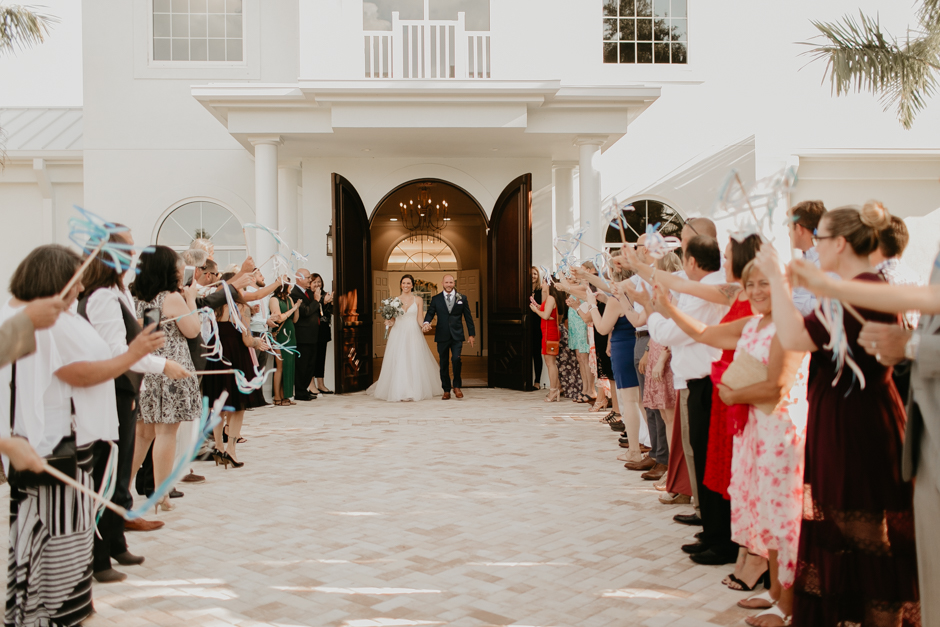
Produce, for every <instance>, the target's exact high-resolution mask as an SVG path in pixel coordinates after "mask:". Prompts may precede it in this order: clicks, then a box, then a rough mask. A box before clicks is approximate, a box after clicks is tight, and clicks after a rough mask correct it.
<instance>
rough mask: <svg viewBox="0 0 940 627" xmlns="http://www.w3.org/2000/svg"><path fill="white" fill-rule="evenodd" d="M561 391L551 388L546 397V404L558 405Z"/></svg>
mask: <svg viewBox="0 0 940 627" xmlns="http://www.w3.org/2000/svg"><path fill="white" fill-rule="evenodd" d="M560 392H561V390H560V389H559V388H549V389H548V396H546V397H545V402H546V403H557V402H558V397H559V395H560Z"/></svg>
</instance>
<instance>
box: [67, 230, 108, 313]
mask: <svg viewBox="0 0 940 627" xmlns="http://www.w3.org/2000/svg"><path fill="white" fill-rule="evenodd" d="M107 243H108V239H107V238H104V239H103V240H101V243H100V244H98V246H96V247H95V249H94V250H93V251H91V253H90V254H89V255H88V258H87V259H86V260H85V261H84V262H83V263H82V265H80V266H79V267H78V270H76V271H75V274H74V275H72V278H71V279H69V282H68V283H66V284H65V287H64V288H62V291H61V292H59V298H62V299H64V298H65V297H66V295H67V294H68V293H69V290H71V289H72V287H74V285H75V284H76V283H78V280H79V279H80V278H82V274H84V273H85V270H86V269H87V268H88V266H90V265H91V262H92V261H94V259H95V257H97V256H98V253H100V252H101V249H102V248H104V245H105V244H107Z"/></svg>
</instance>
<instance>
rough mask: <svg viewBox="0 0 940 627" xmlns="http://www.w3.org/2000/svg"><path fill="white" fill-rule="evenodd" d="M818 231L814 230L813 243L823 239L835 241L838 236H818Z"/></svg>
mask: <svg viewBox="0 0 940 627" xmlns="http://www.w3.org/2000/svg"><path fill="white" fill-rule="evenodd" d="M817 233H818V230H816V229H813V241H814V242H818V241H819V240H821V239H835V238H837V237H839V236H838V235H817Z"/></svg>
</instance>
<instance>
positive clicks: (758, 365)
mask: <svg viewBox="0 0 940 627" xmlns="http://www.w3.org/2000/svg"><path fill="white" fill-rule="evenodd" d="M766 380H767V366H765V365H764V364H763V363H762V362H761V361H760V360H759V359H757V358H756V357H753V356H752V355H750V354H749V353H746V352H744V351H740V352H739V353H738V354H737V355H735V357H734V361H732V362H731V365H730V366H728V369H727V370H725V374H724V375H723V376H722V377H721V383H722V384H723V385H727V386H728V387H729V388H731V389H732V390H740V389H741V388H746V387H747V386H749V385H754V384H755V383H763V382H764V381H766ZM754 407H756V408H757V409H759V410H761V411H762V412H764V413H765V414H767V415H770V414H772V413H774V410H775V409H776V408H777V406H776V405H775V404H773V403H757V404H755V405H754Z"/></svg>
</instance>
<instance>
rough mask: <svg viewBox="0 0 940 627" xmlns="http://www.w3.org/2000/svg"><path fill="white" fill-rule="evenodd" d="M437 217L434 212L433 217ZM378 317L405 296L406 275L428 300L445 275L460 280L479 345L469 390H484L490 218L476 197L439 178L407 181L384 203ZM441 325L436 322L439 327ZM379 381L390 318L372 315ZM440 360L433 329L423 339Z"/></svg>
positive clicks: (379, 210)
mask: <svg viewBox="0 0 940 627" xmlns="http://www.w3.org/2000/svg"><path fill="white" fill-rule="evenodd" d="M431 213H434V214H435V215H433V216H432V215H431ZM370 223H371V225H370V235H371V259H372V304H373V312H375V311H376V310H377V309H378V306H379V303H380V302H381V301H382V300H383V299H385V298H388V297H394V296H398V295H399V294H400V288H399V285H400V282H401V277H402V276H403V275H404V274H410V275H412V276H413V277H414V278H415V281H416V292H417V293H418V295H419V296H420V297H421V298H422V300H424V302H425V310H427V305H428V304H429V302H430V299H431V297H432V296H434V295H435V294H437V293H438V292H440V291H441V280H442V279H443V277H444V275H445V274H451V275H453V276H454V277H455V278H456V279H457V291H459V292H460V293H461V294H462V295H464V296H465V297H466V298H467V300H468V302H469V303H470V308H471V311H472V313H473V321H474V327H475V334H476V336H475V338H476V342H475V344H474V346H470V343H469V341H467V342H465V343H464V346H463V386H464V387H485V386H486V385H487V383H488V378H487V354H488V337H487V333H486V332H485V324H486V307H485V302H484V300H485V294H486V292H485V286H486V275H487V254H486V250H487V230H488V226H489V225H488V221H487V219H486V215H485V213H484V212H483V208H482V207H481V206H480V205H479V203H478V202H477V201H476V199H475V198H473V196H471V195H470V194H469V193H467V192H466V191H465V190H463V189H461V188H460V187H459V186H457V185H454V184H452V183H449V182H447V181H442V180H438V179H420V180H415V181H409V182H407V183H404V184H402V185H400V186H398V187H396V188H395V189H393V190H392V191H390V192H389V193H388V194H386V196H385V197H384V198H383V199H382V200H381V201H379V203H378V205H376V207H375V210H374V211H373V213H372V218H371V220H370ZM436 322H437V321H436V320H435V322H434V323H433V324H436ZM372 338H373V339H372V351H373V360H374V362H373V369H372V373H373V379H378V377H379V374H380V373H381V367H382V360H383V358H384V355H385V345H386V340H385V333H384V320H383V319H382V318H381V317H380V316H378V315H377V314H373V329H372ZM425 341H427V343H428V346H429V348H430V349H431V353H432V354H434V355H435V357H436V356H437V347H436V344H435V343H434V329H432V330H431V331H430V332H429V333H427V334H425Z"/></svg>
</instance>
